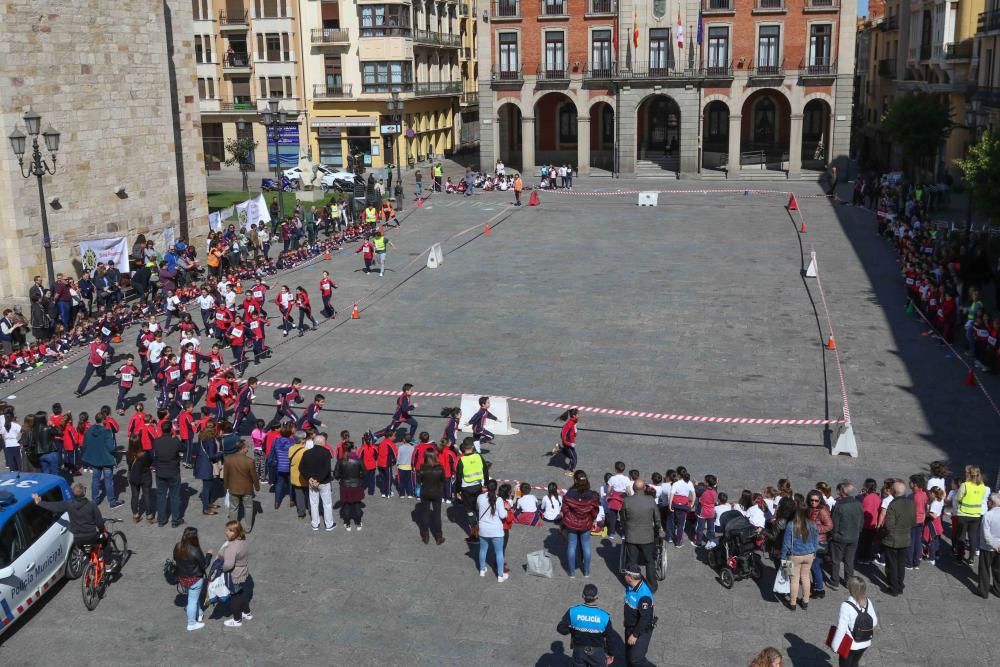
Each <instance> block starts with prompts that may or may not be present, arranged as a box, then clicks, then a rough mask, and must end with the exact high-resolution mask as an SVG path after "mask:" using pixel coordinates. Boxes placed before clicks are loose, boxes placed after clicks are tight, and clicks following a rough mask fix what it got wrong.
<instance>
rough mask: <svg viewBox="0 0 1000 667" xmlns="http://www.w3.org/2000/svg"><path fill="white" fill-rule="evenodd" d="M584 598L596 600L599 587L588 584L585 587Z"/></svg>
mask: <svg viewBox="0 0 1000 667" xmlns="http://www.w3.org/2000/svg"><path fill="white" fill-rule="evenodd" d="M583 597H585V598H596V597H597V586H595V585H594V584H587V585H586V586H584V587H583Z"/></svg>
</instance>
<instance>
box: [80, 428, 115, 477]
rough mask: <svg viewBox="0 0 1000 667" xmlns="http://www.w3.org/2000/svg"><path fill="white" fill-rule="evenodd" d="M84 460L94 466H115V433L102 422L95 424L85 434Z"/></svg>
mask: <svg viewBox="0 0 1000 667" xmlns="http://www.w3.org/2000/svg"><path fill="white" fill-rule="evenodd" d="M82 458H83V462H84V464H86V465H88V466H90V467H92V468H113V467H114V466H115V464H116V463H117V461H116V460H115V435H114V433H112V432H111V430H110V429H107V428H105V427H104V426H102V425H101V424H93V425H91V426H90V428H88V429H87V431H86V433H84V434H83V457H82Z"/></svg>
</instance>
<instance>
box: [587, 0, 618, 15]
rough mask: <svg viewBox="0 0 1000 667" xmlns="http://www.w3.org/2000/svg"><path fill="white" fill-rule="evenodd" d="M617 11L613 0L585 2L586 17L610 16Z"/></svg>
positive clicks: (590, 0) (589, 0) (588, 0)
mask: <svg viewBox="0 0 1000 667" xmlns="http://www.w3.org/2000/svg"><path fill="white" fill-rule="evenodd" d="M617 11H618V6H617V4H616V2H615V0H587V15H588V16H611V15H613V14H614V13H615V12H617Z"/></svg>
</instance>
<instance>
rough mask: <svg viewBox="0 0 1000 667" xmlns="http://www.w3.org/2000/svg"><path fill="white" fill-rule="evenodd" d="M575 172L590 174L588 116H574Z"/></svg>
mask: <svg viewBox="0 0 1000 667" xmlns="http://www.w3.org/2000/svg"><path fill="white" fill-rule="evenodd" d="M576 161H577V164H576V168H577V170H576V172H577V174H579V175H580V176H590V116H581V115H579V114H577V116H576Z"/></svg>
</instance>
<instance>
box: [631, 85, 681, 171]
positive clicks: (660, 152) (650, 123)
mask: <svg viewBox="0 0 1000 667" xmlns="http://www.w3.org/2000/svg"><path fill="white" fill-rule="evenodd" d="M636 139H637V142H638V145H637V146H636V148H637V150H638V155H639V159H640V160H649V161H652V162H662V161H663V160H664V158H669V159H670V160H672V161H674V162H679V152H680V141H681V108H680V106H678V105H677V102H676V101H675V100H674V98H672V97H668V96H667V95H651V96H650V97H647V98H646V99H645V100H643V101H642V103H641V104H640V105H639V109H638V111H637V113H636Z"/></svg>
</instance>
